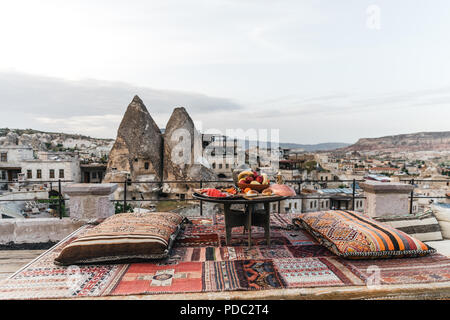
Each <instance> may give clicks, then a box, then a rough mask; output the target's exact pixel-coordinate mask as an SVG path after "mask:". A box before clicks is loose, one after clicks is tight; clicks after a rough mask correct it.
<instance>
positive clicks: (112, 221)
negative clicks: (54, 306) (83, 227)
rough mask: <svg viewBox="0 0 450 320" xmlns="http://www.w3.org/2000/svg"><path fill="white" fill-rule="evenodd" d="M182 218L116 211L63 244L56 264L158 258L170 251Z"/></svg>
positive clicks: (170, 213)
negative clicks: (65, 244)
mask: <svg viewBox="0 0 450 320" xmlns="http://www.w3.org/2000/svg"><path fill="white" fill-rule="evenodd" d="M183 222H184V218H183V216H181V215H180V214H177V213H173V212H150V213H120V214H116V215H114V216H111V217H109V218H107V219H106V220H105V221H103V222H102V223H100V224H99V225H97V226H95V227H94V228H92V229H90V230H89V231H88V232H87V233H85V234H83V235H81V236H80V237H79V238H77V239H75V240H74V241H73V242H71V243H70V244H69V245H67V246H66V247H64V249H63V250H62V251H61V253H60V254H59V256H58V257H57V258H56V259H55V264H59V265H71V264H86V263H117V262H122V261H130V260H134V261H136V260H146V259H161V258H164V257H166V256H167V255H168V254H169V253H170V250H171V248H172V245H173V242H174V241H175V238H176V236H177V234H178V232H179V230H180V228H181V227H182V224H183Z"/></svg>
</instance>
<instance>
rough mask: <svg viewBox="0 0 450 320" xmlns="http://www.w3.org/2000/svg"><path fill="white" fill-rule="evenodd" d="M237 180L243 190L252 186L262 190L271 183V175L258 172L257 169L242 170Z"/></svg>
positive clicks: (259, 190)
mask: <svg viewBox="0 0 450 320" xmlns="http://www.w3.org/2000/svg"><path fill="white" fill-rule="evenodd" d="M237 180H238V184H237V185H238V187H239V188H240V189H241V190H245V189H246V188H250V189H252V190H256V191H258V192H261V191H263V190H264V189H267V188H268V187H269V185H270V181H269V177H268V176H267V175H266V174H264V173H263V174H258V173H257V172H256V171H250V170H246V171H242V172H241V173H240V174H239V176H238V179H237Z"/></svg>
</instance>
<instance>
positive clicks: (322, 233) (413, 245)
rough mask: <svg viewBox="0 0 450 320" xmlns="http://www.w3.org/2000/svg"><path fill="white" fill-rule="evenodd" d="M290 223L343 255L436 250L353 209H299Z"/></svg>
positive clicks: (394, 254)
mask: <svg viewBox="0 0 450 320" xmlns="http://www.w3.org/2000/svg"><path fill="white" fill-rule="evenodd" d="M293 223H294V224H295V225H297V226H303V227H304V228H305V229H306V230H307V231H308V232H309V233H311V235H312V236H313V237H314V238H316V239H317V241H319V242H320V243H321V244H322V245H324V246H326V247H327V248H328V249H329V250H331V251H332V252H333V253H334V254H336V255H338V256H341V257H344V258H349V259H364V258H365V259H370V258H388V257H397V258H399V257H416V256H424V255H427V254H429V253H434V252H436V250H434V249H433V248H431V247H429V246H428V245H426V244H425V243H423V242H422V241H420V240H417V239H415V238H413V237H411V236H409V235H408V234H406V233H404V232H402V231H399V230H397V229H394V228H391V227H389V226H387V225H384V224H382V223H380V222H377V221H375V220H373V219H371V218H369V217H367V216H365V215H363V214H360V213H357V212H354V211H342V210H333V211H318V212H308V213H302V214H299V215H298V216H297V217H296V218H293Z"/></svg>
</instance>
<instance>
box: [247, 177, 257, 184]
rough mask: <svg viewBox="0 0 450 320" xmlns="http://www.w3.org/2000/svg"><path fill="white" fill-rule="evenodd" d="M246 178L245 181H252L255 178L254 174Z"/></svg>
mask: <svg viewBox="0 0 450 320" xmlns="http://www.w3.org/2000/svg"><path fill="white" fill-rule="evenodd" d="M245 180H246V181H245V182H247V183H250V182H252V181H253V180H255V179H254V178H253V177H252V176H248V177H247V178H246V179H245Z"/></svg>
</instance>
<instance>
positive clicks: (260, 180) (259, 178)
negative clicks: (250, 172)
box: [256, 176, 264, 183]
mask: <svg viewBox="0 0 450 320" xmlns="http://www.w3.org/2000/svg"><path fill="white" fill-rule="evenodd" d="M263 180H264V178H263V177H262V176H257V177H256V181H258V182H259V183H262V182H263Z"/></svg>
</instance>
